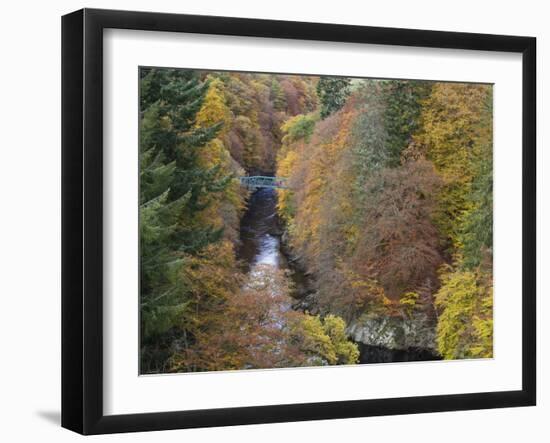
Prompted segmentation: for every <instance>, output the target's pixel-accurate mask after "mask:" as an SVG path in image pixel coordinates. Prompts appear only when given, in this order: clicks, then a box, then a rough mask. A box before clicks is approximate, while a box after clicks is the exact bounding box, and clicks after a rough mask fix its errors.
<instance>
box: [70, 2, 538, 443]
mask: <svg viewBox="0 0 550 443" xmlns="http://www.w3.org/2000/svg"><path fill="white" fill-rule="evenodd" d="M535 51H536V41H535V39H534V38H531V37H515V36H499V35H484V34H466V33H453V32H439V31H421V30H410V29H389V28H376V27H361V26H348V25H336V24H319V23H299V22H281V21H270V20H256V19H243V18H229V17H209V16H191V15H176V14H160V13H149V12H126V11H109V10H95V9H84V10H80V11H76V12H74V13H71V14H68V15H66V16H64V17H63V20H62V58H63V63H62V64H63V66H62V77H63V78H62V108H63V111H62V114H63V115H62V122H63V123H62V145H63V146H62V161H63V164H62V171H63V178H62V188H63V192H62V198H63V209H62V220H63V226H62V240H63V245H62V252H63V263H62V269H63V276H62V283H63V291H62V298H63V300H62V309H63V312H62V322H63V324H62V335H63V337H62V359H63V361H62V425H63V426H64V427H66V428H68V429H71V430H74V431H76V432H79V433H82V434H102V433H114V432H131V431H149V430H161V429H176V428H191V427H207V426H227V425H238V424H252V423H272V422H283V421H299V420H318V419H330V418H346V417H361V416H377V415H388V414H411V413H423V412H434V411H454V410H465V409H483V408H500V407H514V406H530V405H535V402H536V373H535V368H536V355H535V350H536V342H535V339H536V337H535V330H536V329H535V320H536V316H535V307H536V285H535V259H536V250H535V244H536V243H535V240H536V214H535V202H536V184H535V169H536V168H535V164H536V163H535V162H536V158H535V157H536V156H535V130H536V126H535V121H536V119H535V110H536V106H535V72H536V69H535V60H536V53H535Z"/></svg>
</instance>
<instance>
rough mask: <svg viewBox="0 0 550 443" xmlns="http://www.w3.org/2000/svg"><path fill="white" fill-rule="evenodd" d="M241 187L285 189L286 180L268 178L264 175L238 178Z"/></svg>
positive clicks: (282, 178)
mask: <svg viewBox="0 0 550 443" xmlns="http://www.w3.org/2000/svg"><path fill="white" fill-rule="evenodd" d="M239 180H240V183H241V186H246V187H248V188H277V189H285V188H287V185H286V178H284V177H269V176H265V175H253V176H246V177H239Z"/></svg>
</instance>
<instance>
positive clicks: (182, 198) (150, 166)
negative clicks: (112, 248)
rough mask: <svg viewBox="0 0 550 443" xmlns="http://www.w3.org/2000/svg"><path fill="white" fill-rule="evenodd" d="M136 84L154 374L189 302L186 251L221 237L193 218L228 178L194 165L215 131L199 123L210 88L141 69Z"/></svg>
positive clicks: (145, 309)
mask: <svg viewBox="0 0 550 443" xmlns="http://www.w3.org/2000/svg"><path fill="white" fill-rule="evenodd" d="M140 80H141V81H140V88H141V91H140V92H141V94H140V208H139V210H140V249H141V250H140V253H141V263H140V265H141V278H140V297H141V298H140V304H141V334H142V345H143V346H144V348H143V349H142V370H143V368H144V367H145V368H146V369H147V371H148V372H155V371H157V370H158V369H159V368H160V366H161V365H163V361H164V360H166V358H168V357H169V355H170V352H169V349H163V347H162V346H159V343H162V342H163V337H164V336H166V334H174V333H175V331H174V328H175V327H176V326H178V325H179V326H181V325H182V323H184V320H185V312H186V309H187V308H188V306H189V304H190V301H189V299H188V298H189V297H188V288H187V287H186V285H185V282H184V281H183V280H182V279H181V278H180V276H179V275H180V272H181V269H182V267H183V266H184V265H185V261H186V258H185V257H186V254H193V253H195V252H198V251H200V250H201V249H203V248H204V247H205V246H206V245H208V244H210V243H212V242H215V241H216V240H218V239H219V238H220V237H221V230H220V229H214V228H213V227H211V226H208V225H205V224H204V223H203V222H199V220H197V215H198V214H199V213H200V211H202V210H204V209H205V208H206V207H207V205H208V202H209V200H208V198H205V196H208V195H209V194H210V193H213V192H219V191H220V190H222V189H223V188H224V186H226V185H227V183H228V178H227V177H221V178H220V177H219V176H218V174H217V172H218V171H217V169H218V168H217V167H215V166H214V167H211V168H208V169H205V168H203V167H201V166H200V164H199V152H200V148H202V147H203V146H205V145H206V144H207V143H208V142H209V141H210V140H212V139H213V138H214V137H215V136H216V134H217V132H218V131H219V129H220V125H219V124H214V125H211V126H208V127H197V126H196V116H197V113H198V111H199V110H200V107H201V104H202V102H203V100H204V97H205V94H206V91H207V89H208V84H207V83H205V82H201V81H200V79H199V77H198V75H197V74H196V73H195V72H193V71H183V70H172V69H149V68H145V69H142V70H141V72H140ZM153 344H154V346H153Z"/></svg>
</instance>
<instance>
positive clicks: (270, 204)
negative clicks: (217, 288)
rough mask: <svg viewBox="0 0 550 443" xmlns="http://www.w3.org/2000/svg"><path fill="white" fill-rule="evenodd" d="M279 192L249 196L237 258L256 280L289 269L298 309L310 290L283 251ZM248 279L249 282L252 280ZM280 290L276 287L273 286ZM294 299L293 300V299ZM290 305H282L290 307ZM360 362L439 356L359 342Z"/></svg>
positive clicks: (271, 190)
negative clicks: (268, 273) (301, 300)
mask: <svg viewBox="0 0 550 443" xmlns="http://www.w3.org/2000/svg"><path fill="white" fill-rule="evenodd" d="M276 206H277V192H276V190H274V189H269V188H262V189H258V190H256V191H255V192H254V193H253V194H252V195H251V196H250V199H249V202H248V210H247V211H246V213H245V214H244V216H243V218H242V219H241V230H240V238H241V246H240V248H239V254H238V257H239V259H240V260H241V262H242V264H243V270H244V271H245V272H246V273H247V274H248V278H249V279H250V280H251V281H252V282H253V280H254V279H255V278H265V275H264V274H265V273H266V272H269V270H270V269H273V270H280V271H287V272H288V275H289V278H290V279H291V280H292V282H291V283H292V288H293V290H292V291H291V295H292V296H293V300H290V301H291V303H289V305H290V304H291V305H292V306H294V307H295V309H300V308H299V307H300V306H303V305H301V304H300V303H299V299H300V298H302V297H303V294H304V293H307V289H306V287H307V279H306V277H305V276H304V274H303V273H302V272H301V271H300V270H299V269H296V268H294V267H293V266H292V263H291V262H290V261H289V260H288V258H287V257H286V256H285V254H284V253H283V250H282V244H281V236H282V234H283V229H282V227H281V224H280V222H279V219H278V216H277V208H276ZM250 280H249V281H250ZM272 290H273V291H277V288H276V287H275V288H272ZM292 301H293V302H292ZM289 305H287V304H285V306H284V307H281V308H282V309H283V310H284V309H288V306H289ZM358 345H359V351H360V357H359V362H360V363H387V362H404V361H421V360H435V359H438V357H437V356H435V355H434V354H433V353H432V352H430V351H429V350H426V349H418V348H411V349H408V350H402V349H399V350H394V349H389V348H386V347H382V346H368V345H365V344H363V343H358Z"/></svg>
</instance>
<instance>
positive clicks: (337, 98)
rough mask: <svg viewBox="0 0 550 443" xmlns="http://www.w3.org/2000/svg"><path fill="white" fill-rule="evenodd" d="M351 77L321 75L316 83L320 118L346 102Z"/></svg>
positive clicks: (336, 109) (325, 116)
mask: <svg viewBox="0 0 550 443" xmlns="http://www.w3.org/2000/svg"><path fill="white" fill-rule="evenodd" d="M350 85H351V79H349V78H345V77H321V78H320V79H319V83H317V95H318V97H319V100H320V102H321V118H327V117H328V116H329V115H330V114H332V113H334V112H336V111H338V110H339V109H341V108H342V106H344V103H346V99H347V98H348V96H349V94H350Z"/></svg>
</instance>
